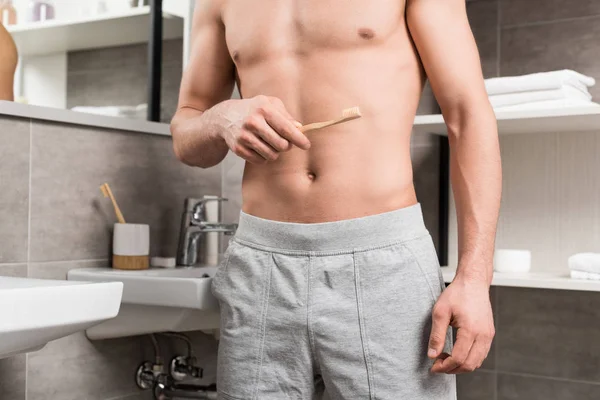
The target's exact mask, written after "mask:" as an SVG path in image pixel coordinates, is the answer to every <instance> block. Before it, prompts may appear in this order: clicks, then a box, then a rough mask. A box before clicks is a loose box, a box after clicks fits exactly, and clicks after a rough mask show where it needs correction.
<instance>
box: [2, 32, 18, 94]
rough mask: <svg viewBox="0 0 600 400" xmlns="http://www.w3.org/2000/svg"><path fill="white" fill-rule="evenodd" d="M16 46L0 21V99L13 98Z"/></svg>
mask: <svg viewBox="0 0 600 400" xmlns="http://www.w3.org/2000/svg"><path fill="white" fill-rule="evenodd" d="M17 61H18V56H17V47H16V46H15V42H14V41H13V38H12V36H10V33H8V31H7V30H6V28H5V27H4V25H2V24H1V23H0V100H10V101H12V100H13V97H14V95H13V82H14V76H15V70H16V69H17Z"/></svg>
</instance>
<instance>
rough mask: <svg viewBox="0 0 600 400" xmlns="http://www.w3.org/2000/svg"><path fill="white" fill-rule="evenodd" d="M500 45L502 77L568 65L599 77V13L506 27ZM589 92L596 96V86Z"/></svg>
mask: <svg viewBox="0 0 600 400" xmlns="http://www.w3.org/2000/svg"><path fill="white" fill-rule="evenodd" d="M565 8H569V7H565ZM501 47H502V49H501V54H502V59H501V63H500V73H501V75H503V76H510V75H520V74H528V73H534V72H540V71H550V70H556V69H564V68H570V69H574V70H577V71H579V72H582V73H584V74H586V75H590V76H592V77H595V78H597V79H598V78H600V63H599V62H598V54H599V53H600V16H598V17H595V18H584V19H578V20H567V21H562V22H554V23H551V24H542V25H532V26H524V27H517V28H506V29H503V30H502V46H501ZM590 92H591V93H592V95H593V96H596V97H598V96H600V86H596V87H593V88H590Z"/></svg>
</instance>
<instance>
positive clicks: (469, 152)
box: [447, 104, 502, 284]
mask: <svg viewBox="0 0 600 400" xmlns="http://www.w3.org/2000/svg"><path fill="white" fill-rule="evenodd" d="M447 120H448V127H449V132H448V134H449V139H450V148H451V166H450V173H451V180H452V186H453V191H454V197H455V202H456V211H457V220H458V270H457V276H459V277H465V278H468V279H475V280H481V281H484V282H487V284H490V283H491V280H492V272H493V271H492V268H493V255H494V242H495V236H496V227H497V222H498V213H499V209H500V198H501V192H502V167H501V161H500V148H499V144H498V132H497V124H496V118H495V116H494V113H493V111H492V109H491V107H490V106H489V105H487V104H486V105H485V106H479V107H476V108H475V107H469V108H467V107H464V108H463V110H458V111H456V113H455V115H451V116H448V118H447Z"/></svg>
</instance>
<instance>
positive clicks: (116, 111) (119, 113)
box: [71, 104, 148, 119]
mask: <svg viewBox="0 0 600 400" xmlns="http://www.w3.org/2000/svg"><path fill="white" fill-rule="evenodd" d="M147 109H148V105H147V104H140V105H137V106H106V107H88V106H76V107H73V108H71V110H73V111H78V112H83V113H88V114H98V115H105V116H109V117H125V118H134V119H145V118H146V112H147V111H146V110H147Z"/></svg>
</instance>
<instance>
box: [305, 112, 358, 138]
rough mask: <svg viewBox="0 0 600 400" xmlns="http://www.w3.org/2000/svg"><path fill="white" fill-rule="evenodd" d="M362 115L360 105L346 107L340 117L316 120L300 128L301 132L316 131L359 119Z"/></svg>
mask: <svg viewBox="0 0 600 400" xmlns="http://www.w3.org/2000/svg"><path fill="white" fill-rule="evenodd" d="M360 117H362V115H361V114H360V109H359V108H358V107H352V108H346V109H345V110H343V111H342V116H341V117H340V118H338V119H332V120H330V121H324V122H314V123H312V124H306V125H302V126H301V127H300V128H298V129H300V132H303V133H306V132H308V131H314V130H316V129H321V128H326V127H328V126H332V125H337V124H341V123H344V122H348V121H352V120H353V119H357V118H360Z"/></svg>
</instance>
